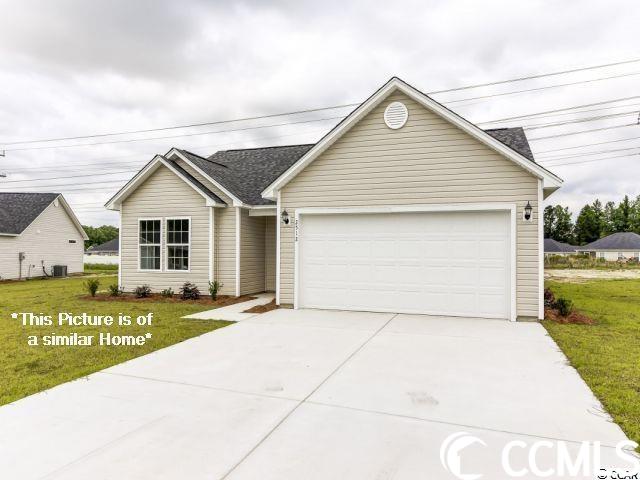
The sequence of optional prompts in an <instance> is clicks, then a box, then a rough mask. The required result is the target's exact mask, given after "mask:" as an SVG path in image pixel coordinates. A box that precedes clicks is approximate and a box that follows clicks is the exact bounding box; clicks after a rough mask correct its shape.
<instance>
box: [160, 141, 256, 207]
mask: <svg viewBox="0 0 640 480" xmlns="http://www.w3.org/2000/svg"><path fill="white" fill-rule="evenodd" d="M171 156H176V157H178V158H179V159H180V160H182V161H184V162H186V163H188V164H189V166H191V168H193V169H194V170H195V171H196V172H198V173H199V174H200V175H202V176H203V177H204V178H206V179H207V180H208V181H209V182H211V183H212V184H213V185H215V186H216V188H219V189H220V190H221V191H222V192H223V193H224V194H225V195H226V196H228V197H229V198H231V200H232V201H233V206H234V207H247V206H248V205H246V204H245V203H243V202H242V200H240V199H239V198H238V197H236V196H235V195H234V194H233V193H231V192H230V191H229V190H227V189H226V188H224V187H223V186H222V185H220V183H218V182H217V181H216V180H214V179H213V178H211V177H210V176H209V175H208V174H207V173H206V172H205V171H204V170H202V169H201V168H199V167H198V166H197V165H196V164H194V163H193V162H192V161H190V160H189V159H188V158H187V157H185V156H184V155H183V154H182V153H181V152H180V151H179V150H178V149H177V148H172V149H171V150H169V152H168V153H167V154H166V157H171Z"/></svg>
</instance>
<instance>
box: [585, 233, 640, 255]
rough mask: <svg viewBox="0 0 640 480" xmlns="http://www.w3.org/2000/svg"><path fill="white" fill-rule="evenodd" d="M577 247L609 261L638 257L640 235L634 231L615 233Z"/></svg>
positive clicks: (639, 253)
mask: <svg viewBox="0 0 640 480" xmlns="http://www.w3.org/2000/svg"><path fill="white" fill-rule="evenodd" d="M577 249H578V251H579V252H583V253H588V254H589V255H592V256H594V257H596V258H602V259H604V260H608V261H617V260H629V259H631V258H635V259H637V258H639V257H640V235H638V234H637V233H633V232H620V233H613V234H611V235H609V236H608V237H604V238H601V239H599V240H596V241H595V242H591V243H589V244H588V245H585V246H583V247H577Z"/></svg>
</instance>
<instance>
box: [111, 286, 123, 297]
mask: <svg viewBox="0 0 640 480" xmlns="http://www.w3.org/2000/svg"><path fill="white" fill-rule="evenodd" d="M109 295H110V296H112V297H119V296H120V295H122V289H121V288H120V287H119V286H118V284H117V283H114V284H113V285H109Z"/></svg>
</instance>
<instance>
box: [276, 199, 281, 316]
mask: <svg viewBox="0 0 640 480" xmlns="http://www.w3.org/2000/svg"><path fill="white" fill-rule="evenodd" d="M280 201H281V200H280V190H278V199H277V201H276V305H280V208H281V203H280Z"/></svg>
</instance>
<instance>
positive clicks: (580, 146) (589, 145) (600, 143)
mask: <svg viewBox="0 0 640 480" xmlns="http://www.w3.org/2000/svg"><path fill="white" fill-rule="evenodd" d="M639 139H640V137H630V138H620V139H618V140H608V141H606V142H596V143H584V144H582V145H574V146H573V147H563V148H554V149H552V150H541V151H539V152H536V154H535V156H536V158H539V157H540V156H543V157H544V154H545V153H551V152H559V151H561V150H574V149H576V148H584V147H592V146H594V145H605V144H607V143H619V142H630V141H631V140H639Z"/></svg>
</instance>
